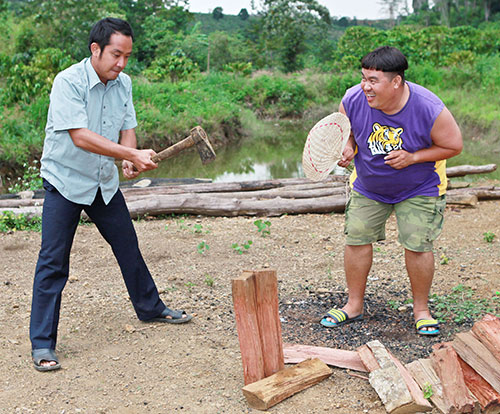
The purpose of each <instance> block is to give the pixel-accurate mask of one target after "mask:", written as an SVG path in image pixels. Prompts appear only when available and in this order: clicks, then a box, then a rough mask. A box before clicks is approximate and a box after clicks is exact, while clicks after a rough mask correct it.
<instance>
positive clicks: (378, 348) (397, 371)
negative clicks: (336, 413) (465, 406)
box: [366, 341, 432, 414]
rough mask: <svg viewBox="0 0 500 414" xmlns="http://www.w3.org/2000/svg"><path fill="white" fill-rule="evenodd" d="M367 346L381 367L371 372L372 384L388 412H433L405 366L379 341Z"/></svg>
mask: <svg viewBox="0 0 500 414" xmlns="http://www.w3.org/2000/svg"><path fill="white" fill-rule="evenodd" d="M366 345H367V346H368V348H369V349H370V350H371V352H373V356H374V357H375V359H376V360H377V363H378V364H379V366H380V368H378V369H375V370H373V371H371V372H370V375H369V380H370V384H371V385H372V387H373V388H374V389H375V391H376V392H377V394H378V395H379V397H380V399H381V400H382V402H383V404H384V406H385V408H386V410H387V412H389V413H391V414H403V413H404V414H409V413H420V412H426V411H431V410H432V406H431V405H430V403H429V402H428V401H427V400H426V399H425V398H424V396H423V393H422V390H421V389H420V388H419V387H418V385H417V384H416V383H415V381H414V380H413V378H412V377H411V375H410V373H409V372H408V371H407V370H406V369H405V368H404V367H403V365H402V364H401V363H400V362H399V361H397V362H395V361H396V358H395V357H393V356H391V355H390V353H389V352H388V351H387V350H386V349H385V347H384V346H383V345H382V344H381V343H380V342H379V341H370V342H368V343H367V344H366Z"/></svg>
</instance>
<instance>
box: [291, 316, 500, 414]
mask: <svg viewBox="0 0 500 414" xmlns="http://www.w3.org/2000/svg"><path fill="white" fill-rule="evenodd" d="M432 348H433V351H432V354H431V355H430V357H429V358H424V359H418V360H416V361H413V362H411V363H409V364H406V365H403V364H402V363H401V362H399V360H398V359H396V358H395V357H394V356H393V355H392V354H391V353H390V352H389V351H388V350H387V349H386V348H385V347H384V346H383V345H382V343H380V342H379V341H377V340H375V341H370V342H368V343H367V344H366V345H363V346H361V347H360V348H358V350H357V351H340V350H335V349H330V348H322V347H312V346H301V345H285V348H284V355H285V362H286V363H295V362H299V361H301V360H303V359H304V358H311V357H317V358H319V359H321V360H322V361H323V362H325V363H327V364H328V365H333V366H337V367H343V368H350V369H353V370H357V371H366V372H369V381H370V384H371V385H372V386H373V388H374V389H375V391H376V392H377V394H378V395H379V397H380V399H381V400H382V402H383V403H384V406H385V408H386V410H387V412H388V413H391V414H399V413H419V412H426V411H431V410H432V405H431V404H430V403H429V401H428V400H430V401H431V402H432V403H433V404H434V406H435V407H436V408H437V409H438V410H439V411H440V412H442V413H444V414H455V413H487V414H498V413H500V319H499V318H497V317H495V316H493V315H486V316H485V317H484V318H483V319H482V320H480V321H478V322H476V323H475V324H474V326H473V327H472V330H471V331H469V332H462V333H458V334H457V335H456V336H455V338H454V339H453V341H451V342H444V343H439V344H436V345H434V346H433V347H432ZM360 362H361V365H360ZM424 393H425V394H424Z"/></svg>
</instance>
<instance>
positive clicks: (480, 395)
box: [458, 357, 500, 414]
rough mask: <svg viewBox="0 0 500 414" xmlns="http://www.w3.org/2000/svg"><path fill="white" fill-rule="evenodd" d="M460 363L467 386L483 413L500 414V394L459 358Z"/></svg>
mask: <svg viewBox="0 0 500 414" xmlns="http://www.w3.org/2000/svg"><path fill="white" fill-rule="evenodd" d="M458 362H459V363H460V367H461V368H462V372H463V374H464V380H465V385H467V388H468V389H469V391H470V392H471V393H472V394H473V395H474V397H476V399H477V400H478V402H479V404H480V405H481V409H482V410H483V413H487V414H498V413H500V394H499V393H498V392H496V391H495V390H494V389H493V387H492V386H491V385H490V384H488V383H487V382H486V381H485V380H484V378H483V377H481V375H479V374H478V373H477V372H476V371H474V370H473V369H472V367H471V366H470V365H469V364H467V363H466V362H465V361H464V360H463V359H462V358H460V357H458Z"/></svg>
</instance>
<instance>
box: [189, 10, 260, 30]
mask: <svg viewBox="0 0 500 414" xmlns="http://www.w3.org/2000/svg"><path fill="white" fill-rule="evenodd" d="M223 12H224V11H223ZM193 15H194V23H197V22H200V23H201V27H200V29H201V32H202V33H205V34H210V33H212V32H215V31H220V32H227V33H237V32H239V31H242V30H245V29H247V28H248V27H249V26H250V24H251V22H252V21H255V20H256V19H258V17H257V16H249V17H248V19H246V20H242V19H240V18H239V17H238V16H235V15H231V14H224V17H223V18H222V19H219V20H216V19H214V17H213V16H212V13H193Z"/></svg>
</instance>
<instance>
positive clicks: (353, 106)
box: [342, 82, 446, 204]
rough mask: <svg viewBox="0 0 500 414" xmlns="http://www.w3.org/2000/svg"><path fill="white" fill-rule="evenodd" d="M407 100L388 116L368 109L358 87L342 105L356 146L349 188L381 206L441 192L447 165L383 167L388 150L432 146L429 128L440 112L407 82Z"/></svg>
mask: <svg viewBox="0 0 500 414" xmlns="http://www.w3.org/2000/svg"><path fill="white" fill-rule="evenodd" d="M407 84H408V86H409V88H410V97H409V98H408V102H407V103H406V105H405V106H404V108H403V109H402V110H401V111H399V112H398V113H396V114H393V115H387V114H385V113H384V112H382V111H380V110H378V109H372V108H370V106H369V105H368V103H367V101H366V97H365V95H364V93H363V91H362V89H361V86H360V85H356V86H354V87H352V88H350V89H349V90H347V92H346V94H345V96H344V98H343V99H342V104H343V106H344V109H345V111H346V114H347V116H348V118H349V120H350V121H351V129H352V132H353V134H354V138H355V141H356V144H357V151H356V155H355V156H354V166H355V169H354V171H353V173H352V175H351V186H352V188H353V189H354V190H356V191H357V192H359V193H361V194H363V195H364V196H366V197H368V198H370V199H372V200H376V201H381V202H383V203H389V204H394V203H399V202H400V201H403V200H406V199H408V198H411V197H415V196H439V195H442V194H444V192H445V190H446V162H445V161H444V160H443V161H437V162H424V163H418V164H413V165H410V166H408V167H406V168H403V169H401V170H396V169H394V168H392V167H390V166H388V165H386V164H385V163H384V157H385V156H386V155H387V154H388V153H389V152H391V151H392V150H397V149H403V150H405V151H408V152H415V151H417V150H419V149H422V148H428V147H430V146H431V144H432V141H431V129H432V126H433V125H434V121H435V120H436V118H437V117H438V115H439V114H440V113H441V111H442V110H443V108H444V104H443V102H442V101H441V100H440V99H439V98H438V97H437V96H436V95H434V94H433V93H432V92H431V91H429V90H427V89H426V88H424V87H422V86H419V85H417V84H415V83H411V82H407Z"/></svg>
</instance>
